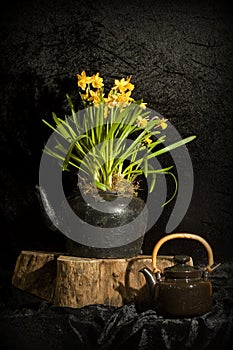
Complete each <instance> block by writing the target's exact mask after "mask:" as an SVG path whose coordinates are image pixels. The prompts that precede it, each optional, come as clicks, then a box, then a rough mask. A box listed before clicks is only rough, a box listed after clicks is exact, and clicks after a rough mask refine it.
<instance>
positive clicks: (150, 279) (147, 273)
mask: <svg viewBox="0 0 233 350" xmlns="http://www.w3.org/2000/svg"><path fill="white" fill-rule="evenodd" d="M139 272H141V273H142V274H143V275H144V277H145V279H146V283H147V284H148V286H149V288H150V291H151V293H153V291H154V289H155V286H156V284H157V282H156V277H155V275H154V274H153V272H152V271H151V270H150V269H148V268H147V267H144V268H143V269H141V270H139Z"/></svg>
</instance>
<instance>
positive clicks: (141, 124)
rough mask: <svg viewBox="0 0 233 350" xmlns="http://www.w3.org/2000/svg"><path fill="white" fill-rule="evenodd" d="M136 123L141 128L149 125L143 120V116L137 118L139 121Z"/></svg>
mask: <svg viewBox="0 0 233 350" xmlns="http://www.w3.org/2000/svg"><path fill="white" fill-rule="evenodd" d="M136 123H137V126H138V127H140V126H142V127H144V126H146V125H147V120H146V118H142V117H141V116H139V117H137V120H136Z"/></svg>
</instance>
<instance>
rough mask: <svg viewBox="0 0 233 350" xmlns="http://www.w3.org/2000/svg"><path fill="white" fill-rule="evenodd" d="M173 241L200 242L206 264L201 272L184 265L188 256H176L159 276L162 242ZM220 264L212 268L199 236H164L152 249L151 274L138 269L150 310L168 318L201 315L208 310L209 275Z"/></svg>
mask: <svg viewBox="0 0 233 350" xmlns="http://www.w3.org/2000/svg"><path fill="white" fill-rule="evenodd" d="M174 238H187V239H195V240H198V241H199V242H201V243H202V244H203V245H204V247H205V248H206V250H207V252H208V265H207V266H206V267H205V268H204V269H202V270H201V269H200V268H198V267H194V266H191V265H190V264H187V263H188V262H189V260H190V257H189V256H186V255H177V256H175V257H174V262H175V265H174V266H172V267H167V268H165V269H164V271H163V273H162V272H161V271H160V270H159V269H158V268H157V266H156V258H157V253H158V250H159V249H160V247H161V246H162V244H163V243H165V242H166V241H168V240H171V239H174ZM219 265H220V264H218V265H216V266H214V260H213V253H212V249H211V247H210V245H209V244H208V243H207V241H206V240H204V239H203V238H202V237H200V236H198V235H195V234H190V233H173V234H170V235H167V236H165V237H163V238H162V239H161V240H160V241H159V242H158V243H157V244H156V245H155V247H154V249H153V253H152V266H153V272H152V271H151V270H149V269H148V268H147V267H145V268H143V269H141V270H140V272H141V273H143V275H144V276H145V278H146V281H147V284H148V285H149V288H150V292H151V303H152V304H151V307H152V308H154V309H156V311H157V312H158V314H161V315H163V316H167V317H192V316H200V315H203V314H205V313H207V312H209V311H211V309H212V284H211V282H210V280H209V273H210V272H212V271H213V270H214V269H215V268H217V267H218V266H219Z"/></svg>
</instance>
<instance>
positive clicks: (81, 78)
mask: <svg viewBox="0 0 233 350" xmlns="http://www.w3.org/2000/svg"><path fill="white" fill-rule="evenodd" d="M77 77H78V86H79V87H81V89H82V90H85V89H86V85H87V84H91V83H92V79H93V78H92V77H87V75H86V72H85V71H82V73H81V74H77Z"/></svg>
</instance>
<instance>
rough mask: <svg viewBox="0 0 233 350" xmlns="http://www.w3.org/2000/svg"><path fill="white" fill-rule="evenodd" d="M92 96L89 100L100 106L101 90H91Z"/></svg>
mask: <svg viewBox="0 0 233 350" xmlns="http://www.w3.org/2000/svg"><path fill="white" fill-rule="evenodd" d="M90 96H91V97H89V99H88V101H92V102H93V104H94V106H95V107H98V105H99V103H100V102H101V96H100V90H96V91H93V90H90Z"/></svg>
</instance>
